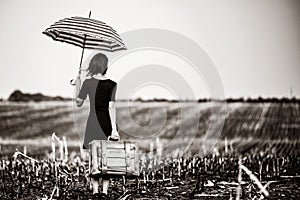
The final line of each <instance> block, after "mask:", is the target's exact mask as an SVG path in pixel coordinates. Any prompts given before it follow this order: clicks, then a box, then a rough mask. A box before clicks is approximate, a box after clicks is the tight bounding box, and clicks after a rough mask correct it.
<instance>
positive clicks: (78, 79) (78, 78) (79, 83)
mask: <svg viewBox="0 0 300 200" xmlns="http://www.w3.org/2000/svg"><path fill="white" fill-rule="evenodd" d="M74 84H75V85H76V86H77V87H78V86H79V87H80V85H81V79H80V76H79V75H78V76H77V77H76V79H75V82H74Z"/></svg>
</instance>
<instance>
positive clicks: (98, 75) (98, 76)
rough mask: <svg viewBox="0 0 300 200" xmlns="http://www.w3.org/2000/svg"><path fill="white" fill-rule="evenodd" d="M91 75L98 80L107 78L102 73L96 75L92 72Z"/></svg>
mask: <svg viewBox="0 0 300 200" xmlns="http://www.w3.org/2000/svg"><path fill="white" fill-rule="evenodd" d="M92 77H93V78H95V79H100V80H104V79H107V77H106V76H105V75H102V74H97V75H96V74H94V75H93V76H92Z"/></svg>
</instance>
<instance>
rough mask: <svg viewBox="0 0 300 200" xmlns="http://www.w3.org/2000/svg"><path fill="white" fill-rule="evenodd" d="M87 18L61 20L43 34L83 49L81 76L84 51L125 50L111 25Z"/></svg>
mask: <svg viewBox="0 0 300 200" xmlns="http://www.w3.org/2000/svg"><path fill="white" fill-rule="evenodd" d="M90 17H91V12H90V14H89V18H85V17H70V18H65V19H62V20H59V21H58V22H55V23H54V24H53V25H51V26H50V27H49V28H47V29H46V30H45V31H44V32H43V34H45V35H47V36H49V37H51V38H52V39H53V40H55V41H60V42H66V43H69V44H72V45H75V46H78V47H81V48H82V54H81V59H80V65H79V74H80V71H81V64H82V58H83V53H84V49H98V50H104V51H110V52H113V51H118V50H125V49H126V46H125V44H124V43H123V42H122V39H121V38H120V36H119V34H118V33H117V32H116V31H115V30H114V29H113V28H112V27H111V26H109V25H107V24H105V23H104V22H101V21H99V20H95V19H91V18H90Z"/></svg>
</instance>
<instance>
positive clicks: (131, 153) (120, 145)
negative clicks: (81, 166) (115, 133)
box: [89, 140, 140, 177]
mask: <svg viewBox="0 0 300 200" xmlns="http://www.w3.org/2000/svg"><path fill="white" fill-rule="evenodd" d="M89 149H90V162H89V163H90V164H89V168H90V175H91V176H127V177H136V176H139V175H140V172H139V158H138V145H137V143H136V142H130V141H106V140H93V141H92V142H90V143H89Z"/></svg>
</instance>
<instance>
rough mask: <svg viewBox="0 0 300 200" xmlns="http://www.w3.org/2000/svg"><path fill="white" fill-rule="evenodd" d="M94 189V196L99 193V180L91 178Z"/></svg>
mask: <svg viewBox="0 0 300 200" xmlns="http://www.w3.org/2000/svg"><path fill="white" fill-rule="evenodd" d="M91 182H92V187H93V194H96V193H99V191H98V187H99V180H98V179H97V178H91Z"/></svg>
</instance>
